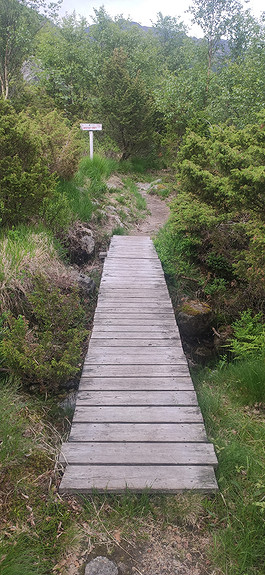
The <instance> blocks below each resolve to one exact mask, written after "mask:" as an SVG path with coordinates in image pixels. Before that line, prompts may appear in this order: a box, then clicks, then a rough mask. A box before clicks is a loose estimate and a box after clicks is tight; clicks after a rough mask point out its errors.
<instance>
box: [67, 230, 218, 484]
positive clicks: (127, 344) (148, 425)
mask: <svg viewBox="0 0 265 575" xmlns="http://www.w3.org/2000/svg"><path fill="white" fill-rule="evenodd" d="M61 461H62V462H64V463H65V464H66V469H65V473H64V476H63V479H62V482H61V485H60V492H61V493H76V492H80V493H85V492H91V491H92V490H93V489H97V490H100V491H102V490H106V491H110V492H120V491H122V490H123V489H125V488H126V487H127V488H129V489H131V490H134V491H139V490H143V489H145V488H146V487H148V488H149V489H150V490H161V491H164V492H171V493H175V492H177V491H182V490H184V489H197V490H201V491H207V492H209V491H215V490H217V489H218V487H217V483H216V479H215V473H214V467H215V466H216V465H217V460H216V456H215V453H214V449H213V446H212V444H211V443H208V441H207V437H206V433H205V428H204V423H203V419H202V415H201V411H200V408H199V407H198V404H197V397H196V393H195V391H194V387H193V383H192V380H191V378H190V374H189V369H188V365H187V361H186V358H185V356H184V353H183V350H182V345H181V341H180V336H179V331H178V328H177V325H176V321H175V316H174V312H173V308H172V304H171V300H170V298H169V294H168V290H167V287H166V283H165V278H164V274H163V271H162V267H161V264H160V261H159V259H158V257H157V254H156V251H155V249H154V246H153V243H152V241H151V240H150V238H149V237H142V236H137V237H133V236H114V237H113V238H112V241H111V245H110V248H109V252H108V256H107V258H106V260H105V263H104V270H103V275H102V280H101V284H100V292H99V298H98V305H97V309H96V313H95V319H94V328H93V331H92V336H91V340H90V344H89V349H88V353H87V356H86V359H85V364H84V368H83V373H82V377H81V382H80V387H79V392H78V397H77V403H76V409H75V414H74V418H73V423H72V429H71V433H70V437H69V441H68V443H65V444H63V446H62V452H61Z"/></svg>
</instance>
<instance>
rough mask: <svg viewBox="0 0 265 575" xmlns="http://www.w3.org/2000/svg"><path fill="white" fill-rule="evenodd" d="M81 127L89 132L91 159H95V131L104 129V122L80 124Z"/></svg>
mask: <svg viewBox="0 0 265 575" xmlns="http://www.w3.org/2000/svg"><path fill="white" fill-rule="evenodd" d="M80 128H81V130H84V131H86V132H89V144H90V159H91V160H93V144H94V142H93V136H94V132H96V131H101V130H102V124H80Z"/></svg>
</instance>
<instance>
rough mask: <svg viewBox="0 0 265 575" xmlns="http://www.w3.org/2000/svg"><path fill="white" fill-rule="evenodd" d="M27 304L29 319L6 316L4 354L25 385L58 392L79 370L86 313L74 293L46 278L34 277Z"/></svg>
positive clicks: (9, 368) (14, 372)
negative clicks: (28, 306)
mask: <svg viewBox="0 0 265 575" xmlns="http://www.w3.org/2000/svg"><path fill="white" fill-rule="evenodd" d="M28 302H29V304H30V306H31V309H30V312H31V314H30V315H31V317H30V319H27V318H26V317H24V316H22V315H19V316H18V317H14V315H12V314H11V313H9V314H7V317H6V321H5V329H4V333H3V337H2V341H1V344H0V351H1V355H2V357H3V360H4V363H5V365H6V366H7V368H8V370H9V372H10V373H11V374H12V375H13V376H15V377H18V378H19V379H20V380H21V381H23V383H24V384H27V385H33V384H38V385H39V386H40V387H41V388H47V387H48V388H51V389H56V387H57V386H58V385H59V384H60V383H63V382H64V381H67V379H69V378H70V377H72V376H73V375H75V374H76V373H77V372H78V370H79V360H80V355H81V344H82V342H83V340H84V337H85V335H86V332H85V330H84V319H85V317H84V311H83V309H82V307H81V305H80V300H79V296H78V294H77V292H76V291H75V290H73V289H72V290H71V291H68V293H65V292H63V291H62V290H60V289H59V288H56V287H54V286H52V285H50V283H49V282H48V281H47V279H45V278H44V277H43V276H39V277H35V279H34V290H33V292H32V293H31V294H28ZM28 315H29V312H28Z"/></svg>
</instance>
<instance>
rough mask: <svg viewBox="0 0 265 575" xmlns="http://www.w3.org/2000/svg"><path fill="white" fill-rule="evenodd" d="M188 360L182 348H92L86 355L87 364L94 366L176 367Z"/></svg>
mask: <svg viewBox="0 0 265 575" xmlns="http://www.w3.org/2000/svg"><path fill="white" fill-rule="evenodd" d="M186 361H187V360H186V358H185V355H184V353H183V350H182V347H179V348H177V347H175V348H172V347H168V348H166V347H165V348H163V349H161V348H159V349H153V348H145V349H139V348H138V347H130V348H125V347H122V348H119V347H115V348H114V349H112V348H108V347H102V348H101V347H98V346H97V347H93V348H92V346H90V348H89V350H88V353H87V355H86V359H85V364H87V363H88V364H89V365H94V364H96V365H97V364H101V365H102V366H103V365H128V364H129V365H138V366H141V365H152V366H154V365H157V364H158V365H172V364H173V365H175V364H179V363H180V364H181V363H184V364H186Z"/></svg>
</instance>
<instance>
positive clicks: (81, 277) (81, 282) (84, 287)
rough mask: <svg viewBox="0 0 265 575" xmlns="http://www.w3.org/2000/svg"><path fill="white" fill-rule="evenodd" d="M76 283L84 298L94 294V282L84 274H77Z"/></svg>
mask: <svg viewBox="0 0 265 575" xmlns="http://www.w3.org/2000/svg"><path fill="white" fill-rule="evenodd" d="M77 283H78V286H79V288H80V290H81V291H82V293H83V295H84V296H86V295H90V294H92V293H94V291H95V289H96V284H95V282H94V280H92V279H91V277H89V276H87V275H86V274H82V273H80V274H78V278H77Z"/></svg>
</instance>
